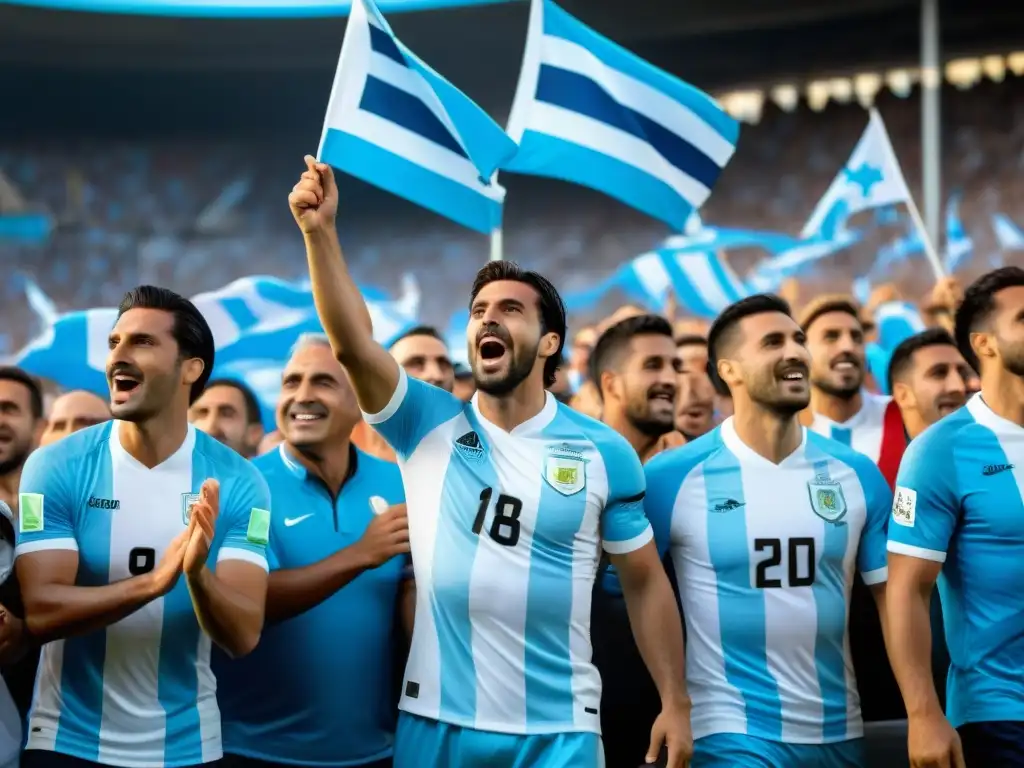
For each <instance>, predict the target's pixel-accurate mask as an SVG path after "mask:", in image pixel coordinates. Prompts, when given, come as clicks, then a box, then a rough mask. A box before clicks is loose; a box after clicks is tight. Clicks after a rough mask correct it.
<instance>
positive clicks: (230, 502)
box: [217, 462, 276, 571]
mask: <svg viewBox="0 0 1024 768" xmlns="http://www.w3.org/2000/svg"><path fill="white" fill-rule="evenodd" d="M235 477H236V479H235V481H234V482H233V483H232V486H231V494H230V495H229V497H228V499H227V500H226V502H225V499H221V510H220V516H221V519H222V520H223V521H224V524H225V525H226V531H225V533H224V541H223V542H222V543H221V547H220V552H219V553H218V554H217V562H218V563H219V562H221V561H223V560H244V561H245V562H248V563H252V564H253V565H258V566H259V567H260V568H262V569H263V570H265V571H269V570H270V566H271V562H275V563H276V558H274V557H273V555H269V556H268V547H269V544H270V488H269V487H268V486H267V481H266V480H264V479H263V475H261V474H260V472H259V470H257V469H256V467H254V466H253V465H252V464H249V463H248V462H246V463H245V464H244V465H243V467H242V471H240V472H237V474H236V475H235Z"/></svg>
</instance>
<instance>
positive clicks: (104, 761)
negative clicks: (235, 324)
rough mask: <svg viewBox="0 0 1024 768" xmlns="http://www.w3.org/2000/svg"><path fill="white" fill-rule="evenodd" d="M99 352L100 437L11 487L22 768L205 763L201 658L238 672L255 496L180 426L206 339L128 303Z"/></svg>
mask: <svg viewBox="0 0 1024 768" xmlns="http://www.w3.org/2000/svg"><path fill="white" fill-rule="evenodd" d="M109 347H110V353H109V356H108V358H107V370H106V372H107V382H108V384H109V386H110V397H111V412H112V414H113V416H114V419H115V421H111V422H107V423H105V424H100V425H98V426H95V427H90V428H88V429H84V430H81V431H80V432H76V433H75V434H73V435H69V436H68V437H65V438H64V439H63V440H59V441H57V442H56V443H53V444H52V445H49V446H47V447H46V448H40V449H39V450H38V451H36V452H35V453H33V454H32V455H31V456H30V457H29V460H28V461H27V462H26V463H25V470H24V472H23V474H22V478H21V489H20V493H19V500H20V508H21V510H20V515H19V519H18V523H19V528H18V546H17V551H16V555H17V561H16V567H17V571H18V579H19V582H20V584H21V589H22V594H23V596H24V601H25V612H26V619H25V621H26V624H27V626H28V629H29V632H30V633H31V635H32V637H33V638H34V639H35V640H37V641H38V642H40V643H43V644H44V645H43V651H42V657H41V661H40V668H39V675H38V678H37V681H36V695H35V701H34V703H33V707H32V713H31V715H30V717H29V737H28V744H27V748H26V751H25V754H24V755H23V756H22V765H23V766H28V767H29V768H32V767H33V766H39V767H45V768H55V767H57V766H67V767H68V768H72V767H73V766H77V767H78V768H81V767H82V766H89V765H117V766H139V765H149V766H166V767H167V768H177V767H180V766H192V765H196V764H200V763H210V762H214V761H217V760H219V759H220V757H221V740H220V714H219V712H218V710H217V700H216V692H215V691H216V684H215V682H214V678H213V674H212V672H211V670H210V651H211V648H210V643H211V640H212V641H213V642H215V643H217V645H219V646H220V647H221V648H223V649H224V650H225V651H226V652H228V653H230V654H231V655H234V656H242V655H245V654H246V653H248V652H249V651H251V650H252V649H253V648H254V647H255V646H256V643H257V642H258V641H259V637H260V632H261V630H262V628H263V603H264V598H265V594H266V585H267V575H266V572H267V560H266V554H265V548H266V544H267V532H268V529H269V526H270V519H269V518H270V512H269V509H270V498H269V493H268V491H267V485H266V483H265V482H264V481H263V478H262V477H261V476H260V474H259V472H258V471H257V470H256V469H255V467H253V466H252V465H251V464H250V463H249V462H248V461H246V460H245V459H243V458H242V457H241V456H239V455H238V454H237V453H235V452H234V451H232V450H231V449H230V448H227V447H226V446H224V445H221V444H220V443H218V442H217V441H216V440H214V439H213V438H211V437H209V436H207V435H205V434H203V433H202V432H199V431H198V430H196V429H195V428H194V427H192V426H191V425H189V423H188V408H189V405H190V404H191V403H193V402H195V400H196V399H197V398H198V397H199V395H200V393H201V392H202V390H203V386H204V385H205V384H206V380H207V378H208V377H209V371H210V370H212V368H213V334H212V333H211V332H210V328H209V326H208V325H207V324H206V321H205V320H204V319H203V316H202V315H201V314H200V313H199V311H198V310H197V309H196V307H195V305H194V304H192V303H191V302H190V301H188V300H187V299H184V298H182V297H181V296H178V295H177V294H175V293H173V292H171V291H168V290H166V289H163V288H154V287H152V286H141V287H139V288H136V289H134V290H132V291H130V292H128V293H127V294H126V295H125V297H124V299H122V301H121V305H120V307H119V308H118V317H117V322H116V323H115V325H114V328H113V330H112V331H111V332H110V337H109ZM207 562H209V563H210V566H209V567H207ZM214 563H216V565H215V566H214ZM214 569H215V570H214ZM182 575H184V578H180V577H181V576H182Z"/></svg>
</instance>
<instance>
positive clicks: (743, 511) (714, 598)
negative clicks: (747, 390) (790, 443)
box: [645, 418, 892, 744]
mask: <svg viewBox="0 0 1024 768" xmlns="http://www.w3.org/2000/svg"><path fill="white" fill-rule="evenodd" d="M803 433H804V437H803V443H802V444H801V446H800V447H799V448H798V449H797V450H796V451H795V452H794V453H793V454H791V455H790V456H788V457H786V458H785V459H784V460H783V461H782V462H780V463H779V464H773V463H772V462H770V461H768V460H767V459H765V458H764V457H762V456H761V455H760V454H758V453H756V452H755V451H753V450H752V449H751V448H749V447H748V446H747V445H746V444H744V443H743V442H742V441H741V440H740V438H739V436H738V435H737V434H736V429H735V426H734V423H733V420H732V419H731V418H730V419H727V420H726V421H725V422H724V423H723V424H722V425H721V426H720V427H718V428H717V429H715V430H714V431H713V432H711V433H709V434H707V435H705V436H704V437H702V438H700V439H698V440H696V441H695V442H693V443H690V444H688V445H686V446H683V447H682V448H679V449H676V450H673V451H669V452H667V453H664V454H661V455H660V456H657V457H655V458H654V459H653V460H652V461H650V462H648V464H647V466H646V468H645V470H646V474H647V498H646V500H645V507H646V510H647V515H648V517H649V518H650V521H651V525H652V527H653V529H654V535H655V539H656V541H657V542H658V547H659V550H660V551H661V553H662V554H664V553H665V551H666V550H668V551H670V552H671V556H672V561H673V565H674V566H675V572H676V575H677V578H678V579H679V588H680V589H679V594H680V600H681V601H682V607H683V615H684V617H685V620H686V630H687V653H686V679H687V682H688V685H689V690H690V695H691V697H692V699H693V735H694V738H701V737H702V736H709V735H711V734H714V733H739V734H747V735H750V736H754V737H757V738H761V739H769V740H773V741H779V742H785V743H795V744H822V743H829V742H838V741H844V740H847V739H854V738H857V737H859V736H861V735H862V733H863V725H862V722H861V717H860V700H859V697H858V694H857V688H856V681H855V679H854V673H853V664H852V661H851V659H850V653H849V642H848V635H847V615H848V606H849V599H850V591H851V589H852V586H853V578H854V568H858V569H859V570H860V573H861V575H862V577H863V578H864V581H865V583H867V584H869V585H873V584H881V583H884V582H885V580H886V577H887V570H886V552H885V547H886V532H885V529H886V521H887V517H888V515H887V510H888V509H889V507H890V502H891V499H892V495H891V492H890V491H889V487H888V485H887V483H886V481H885V479H884V478H883V477H882V475H881V473H880V472H879V470H878V468H877V467H875V465H874V464H872V463H871V460H870V459H868V458H867V457H865V456H863V455H861V454H859V453H856V452H855V451H853V450H851V449H850V448H847V447H846V446H844V445H841V444H839V443H837V442H836V441H834V440H830V439H828V438H825V437H822V436H821V435H818V434H815V433H814V432H810V431H809V430H806V429H805V430H803Z"/></svg>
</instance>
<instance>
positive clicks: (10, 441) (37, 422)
mask: <svg viewBox="0 0 1024 768" xmlns="http://www.w3.org/2000/svg"><path fill="white" fill-rule="evenodd" d="M45 428H46V421H45V420H44V419H43V392H42V390H41V389H40V388H39V384H38V383H37V382H36V380H35V379H33V378H32V377H31V376H29V375H28V374H27V373H25V372H24V371H23V370H21V369H20V368H13V367H10V366H4V367H0V501H3V502H6V503H7V505H8V506H9V507H10V508H11V509H12V510H13V511H14V513H15V514H17V513H18V484H19V483H20V482H21V469H22V467H23V466H24V465H25V460H26V459H27V458H28V455H29V454H30V453H31V452H32V450H33V449H34V448H35V447H36V446H37V445H38V444H39V438H40V437H42V433H43V430H44V429H45Z"/></svg>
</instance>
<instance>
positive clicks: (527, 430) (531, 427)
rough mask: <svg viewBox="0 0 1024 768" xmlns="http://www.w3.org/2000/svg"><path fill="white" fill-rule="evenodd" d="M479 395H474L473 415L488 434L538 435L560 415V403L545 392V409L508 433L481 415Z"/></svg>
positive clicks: (472, 401)
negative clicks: (557, 414) (556, 415)
mask: <svg viewBox="0 0 1024 768" xmlns="http://www.w3.org/2000/svg"><path fill="white" fill-rule="evenodd" d="M478 398H479V394H474V395H473V399H472V400H471V401H470V403H472V405H473V414H474V415H475V416H476V418H477V420H479V422H480V424H481V425H482V426H483V427H484V429H486V430H487V431H488V432H500V433H504V434H506V435H512V436H513V437H525V436H526V435H529V434H531V433H537V432H540V431H541V430H543V429H544V428H545V427H546V426H547V425H548V424H550V423H551V422H552V420H554V418H555V414H556V413H558V401H557V400H556V399H555V396H554V395H552V394H551V393H550V392H548V391H546V390H545V392H544V407H543V408H541V409H540V412H539V413H538V414H537V415H536V416H533V417H531V418H529V419H527V420H526V421H524V422H523V423H522V424H520V425H519V426H517V427H516V428H515V429H513V430H512V431H511V432H506V431H505V430H504V429H502V428H501V427H499V426H498V425H497V424H495V423H494V422H491V421H488V420H487V419H486V418H485V417H484V415H483V414H482V413H480V405H479V403H478V402H477V400H478Z"/></svg>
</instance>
